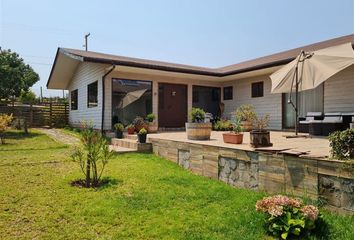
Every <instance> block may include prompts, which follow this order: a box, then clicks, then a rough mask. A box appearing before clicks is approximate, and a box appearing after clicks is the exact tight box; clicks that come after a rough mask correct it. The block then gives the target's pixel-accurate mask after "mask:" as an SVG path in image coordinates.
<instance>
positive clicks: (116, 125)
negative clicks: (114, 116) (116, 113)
mask: <svg viewBox="0 0 354 240" xmlns="http://www.w3.org/2000/svg"><path fill="white" fill-rule="evenodd" d="M114 129H115V130H117V131H118V132H123V130H124V125H123V124H121V123H116V124H114Z"/></svg>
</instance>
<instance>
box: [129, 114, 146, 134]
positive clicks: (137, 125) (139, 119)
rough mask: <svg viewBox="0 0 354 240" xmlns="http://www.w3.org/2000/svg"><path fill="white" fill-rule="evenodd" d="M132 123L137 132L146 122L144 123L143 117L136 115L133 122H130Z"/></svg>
mask: <svg viewBox="0 0 354 240" xmlns="http://www.w3.org/2000/svg"><path fill="white" fill-rule="evenodd" d="M132 124H133V125H134V128H135V130H136V131H137V132H139V131H140V129H142V128H143V127H146V126H147V124H146V122H145V120H144V118H142V117H139V116H138V117H136V118H135V119H134V120H133V123H132Z"/></svg>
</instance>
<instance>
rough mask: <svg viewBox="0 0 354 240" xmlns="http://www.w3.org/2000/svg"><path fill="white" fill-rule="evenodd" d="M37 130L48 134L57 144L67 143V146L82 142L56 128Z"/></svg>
mask: <svg viewBox="0 0 354 240" xmlns="http://www.w3.org/2000/svg"><path fill="white" fill-rule="evenodd" d="M36 130H38V131H40V132H42V133H44V134H47V135H48V136H49V137H51V138H52V139H54V140H55V141H57V142H61V143H65V144H69V145H72V144H77V143H79V142H80V140H79V139H78V138H77V137H75V136H73V135H71V134H68V133H65V132H64V131H62V130H60V129H56V128H36Z"/></svg>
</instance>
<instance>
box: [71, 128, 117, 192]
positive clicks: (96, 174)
mask: <svg viewBox="0 0 354 240" xmlns="http://www.w3.org/2000/svg"><path fill="white" fill-rule="evenodd" d="M80 140H81V143H82V147H80V148H76V149H75V151H74V153H73V154H72V155H71V157H72V159H73V160H74V161H75V162H77V163H79V165H80V168H81V171H82V173H83V174H84V176H85V179H84V180H83V182H84V186H85V187H98V186H99V185H100V183H101V176H102V173H103V170H104V169H105V166H106V165H107V163H108V160H109V159H110V158H111V157H112V156H113V152H112V151H110V150H109V146H108V144H107V141H106V139H105V138H104V137H103V136H102V135H101V133H100V132H97V131H94V129H93V126H92V125H91V124H87V123H85V122H83V123H82V131H81V138H80Z"/></svg>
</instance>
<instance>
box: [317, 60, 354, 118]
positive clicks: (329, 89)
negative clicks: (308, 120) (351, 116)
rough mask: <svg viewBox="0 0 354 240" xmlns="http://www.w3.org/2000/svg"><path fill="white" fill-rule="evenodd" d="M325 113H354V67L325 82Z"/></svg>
mask: <svg viewBox="0 0 354 240" xmlns="http://www.w3.org/2000/svg"><path fill="white" fill-rule="evenodd" d="M324 111H325V112H354V65H352V66H351V67H349V68H347V69H345V70H343V71H341V72H340V73H338V74H336V75H335V76H333V77H332V78H330V79H328V80H327V81H326V82H325V85H324Z"/></svg>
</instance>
